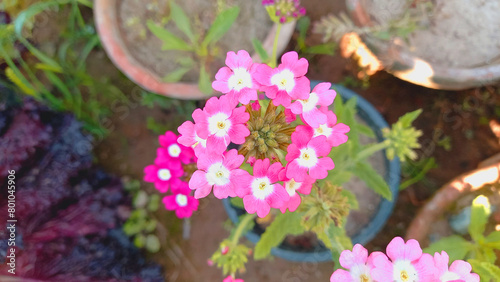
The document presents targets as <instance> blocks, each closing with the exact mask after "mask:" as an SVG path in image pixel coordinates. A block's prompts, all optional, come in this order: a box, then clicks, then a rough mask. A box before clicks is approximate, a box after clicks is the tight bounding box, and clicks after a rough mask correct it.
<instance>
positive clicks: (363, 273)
mask: <svg viewBox="0 0 500 282" xmlns="http://www.w3.org/2000/svg"><path fill="white" fill-rule="evenodd" d="M380 254H382V253H380V252H375V253H373V254H371V255H370V256H368V251H367V250H366V249H365V248H364V247H363V246H361V245H360V244H356V245H354V247H353V248H352V252H351V251H349V250H344V251H342V253H341V254H340V259H339V262H340V265H341V266H342V267H343V268H345V269H348V270H349V271H346V270H343V269H337V270H336V271H335V272H333V274H332V276H331V277H330V282H339V281H342V282H358V281H362V282H368V281H373V279H372V277H371V274H370V270H371V269H372V267H373V264H372V263H373V257H375V256H377V255H380ZM382 255H383V254H382Z"/></svg>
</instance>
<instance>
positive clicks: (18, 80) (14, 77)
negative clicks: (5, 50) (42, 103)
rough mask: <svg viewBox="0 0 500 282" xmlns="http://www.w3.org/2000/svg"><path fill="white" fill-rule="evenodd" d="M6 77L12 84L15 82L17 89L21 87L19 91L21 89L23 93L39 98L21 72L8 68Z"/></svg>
mask: <svg viewBox="0 0 500 282" xmlns="http://www.w3.org/2000/svg"><path fill="white" fill-rule="evenodd" d="M5 75H6V76H7V78H8V79H9V80H10V81H11V82H13V83H14V84H15V85H16V86H17V87H19V89H21V91H23V92H24V94H27V95H30V96H33V97H35V98H39V97H38V93H37V92H36V90H35V89H34V88H33V86H32V85H31V83H29V82H28V80H26V78H25V77H24V76H23V75H22V74H21V72H20V71H19V70H13V69H11V68H10V67H7V68H6V69H5Z"/></svg>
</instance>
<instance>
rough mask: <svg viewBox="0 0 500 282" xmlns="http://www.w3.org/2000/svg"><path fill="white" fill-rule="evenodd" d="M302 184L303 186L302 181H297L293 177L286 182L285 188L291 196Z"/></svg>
mask: <svg viewBox="0 0 500 282" xmlns="http://www.w3.org/2000/svg"><path fill="white" fill-rule="evenodd" d="M300 186H302V182H295V180H293V179H292V180H289V181H287V182H285V189H286V191H287V192H288V195H290V197H292V196H294V195H295V194H296V192H295V191H297V189H299V188H300Z"/></svg>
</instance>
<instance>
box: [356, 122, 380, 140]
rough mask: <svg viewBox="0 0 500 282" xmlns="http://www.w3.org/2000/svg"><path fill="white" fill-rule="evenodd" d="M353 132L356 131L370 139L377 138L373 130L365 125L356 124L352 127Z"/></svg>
mask: <svg viewBox="0 0 500 282" xmlns="http://www.w3.org/2000/svg"><path fill="white" fill-rule="evenodd" d="M351 128H352V129H351V130H356V131H357V132H359V133H361V134H363V135H365V136H367V137H370V138H375V137H376V136H375V133H374V132H373V129H371V128H370V127H369V126H366V125H364V124H360V123H356V124H354V126H352V127H351Z"/></svg>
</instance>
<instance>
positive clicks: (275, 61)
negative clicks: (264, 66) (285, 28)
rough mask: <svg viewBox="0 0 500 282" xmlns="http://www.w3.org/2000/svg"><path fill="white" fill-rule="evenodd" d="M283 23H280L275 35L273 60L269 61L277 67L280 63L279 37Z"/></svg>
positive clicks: (271, 65)
mask: <svg viewBox="0 0 500 282" xmlns="http://www.w3.org/2000/svg"><path fill="white" fill-rule="evenodd" d="M281 26H282V24H281V23H278V28H277V29H276V35H275V36H274V44H273V54H272V56H271V61H270V62H269V66H270V67H272V68H275V67H276V65H277V64H278V62H277V61H278V58H277V54H276V53H277V52H278V38H279V35H280V32H281Z"/></svg>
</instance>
